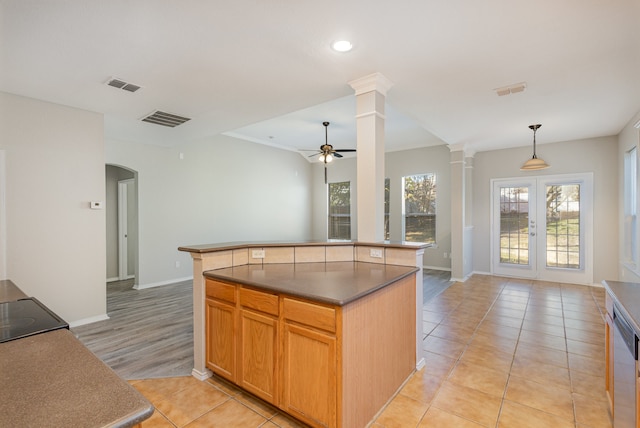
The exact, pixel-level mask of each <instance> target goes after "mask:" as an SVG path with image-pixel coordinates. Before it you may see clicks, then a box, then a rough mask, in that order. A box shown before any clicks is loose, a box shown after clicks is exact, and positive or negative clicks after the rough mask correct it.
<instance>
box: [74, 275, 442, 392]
mask: <svg viewBox="0 0 640 428" xmlns="http://www.w3.org/2000/svg"><path fill="white" fill-rule="evenodd" d="M423 278H424V279H423V300H424V302H425V303H426V302H428V301H429V300H430V299H432V298H434V297H435V296H437V295H439V294H440V293H441V292H442V291H444V290H446V289H447V287H449V286H450V285H451V284H452V282H451V281H450V278H451V274H450V272H446V271H438V270H432V269H425V270H424V277H423ZM132 287H133V280H127V281H115V282H110V283H108V284H107V313H108V315H109V317H110V318H109V319H108V320H105V321H99V322H96V323H93V324H88V325H84V326H79V327H74V328H73V329H72V331H73V332H74V334H75V335H76V336H77V337H78V339H80V341H82V343H84V345H85V346H86V347H87V348H89V349H90V350H91V351H92V352H93V353H94V354H96V355H97V356H98V357H99V358H100V359H102V361H104V362H105V363H106V364H107V365H108V366H110V367H111V368H112V369H113V370H115V372H116V373H118V374H119V375H120V376H121V377H122V378H124V379H129V380H130V379H152V378H162V377H173V376H188V375H190V374H191V370H192V369H193V300H192V290H193V284H192V282H191V281H186V282H181V283H177V284H172V285H165V286H162V287H155V288H147V289H143V290H135V289H133V288H132Z"/></svg>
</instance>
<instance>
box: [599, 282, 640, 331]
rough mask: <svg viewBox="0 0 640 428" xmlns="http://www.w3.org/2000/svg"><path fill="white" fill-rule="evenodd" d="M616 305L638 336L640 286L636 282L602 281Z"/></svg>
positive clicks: (639, 326)
mask: <svg viewBox="0 0 640 428" xmlns="http://www.w3.org/2000/svg"><path fill="white" fill-rule="evenodd" d="M602 283H603V285H604V287H605V289H606V290H607V292H608V293H609V294H610V295H611V297H613V300H614V302H615V303H616V305H617V306H618V307H619V308H620V309H622V311H623V312H624V315H625V317H626V318H627V319H628V320H629V321H630V322H631V323H632V325H631V326H632V327H633V329H634V330H635V331H636V334H637V335H638V336H640V284H639V283H637V282H621V281H608V280H606V281H602Z"/></svg>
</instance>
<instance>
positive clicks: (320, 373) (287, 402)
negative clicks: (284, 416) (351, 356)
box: [282, 298, 338, 427]
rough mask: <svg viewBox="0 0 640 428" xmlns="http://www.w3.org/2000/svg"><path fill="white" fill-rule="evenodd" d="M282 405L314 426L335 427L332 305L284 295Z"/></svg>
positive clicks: (334, 340)
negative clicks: (318, 303)
mask: <svg viewBox="0 0 640 428" xmlns="http://www.w3.org/2000/svg"><path fill="white" fill-rule="evenodd" d="M283 318H284V329H283V330H284V333H283V334H284V352H283V354H284V355H283V369H282V379H283V396H282V408H283V410H285V411H286V412H288V413H290V414H291V415H293V416H295V417H297V418H298V419H301V420H303V421H305V422H307V423H310V424H313V425H314V426H323V427H335V426H336V419H337V415H336V413H337V410H338V409H337V406H336V404H337V394H338V387H337V383H336V381H337V371H338V359H337V351H336V347H337V338H336V335H335V327H336V311H335V309H334V308H331V307H327V306H322V305H316V304H313V303H309V302H304V301H299V300H294V299H290V298H284V304H283Z"/></svg>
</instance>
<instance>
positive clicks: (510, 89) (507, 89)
mask: <svg viewBox="0 0 640 428" xmlns="http://www.w3.org/2000/svg"><path fill="white" fill-rule="evenodd" d="M526 87H527V83H526V82H520V83H515V84H513V85H509V86H503V87H502V88H497V89H494V91H496V94H498V96H499V97H503V96H505V95H509V94H517V93H518V92H522V91H524V90H525V89H526Z"/></svg>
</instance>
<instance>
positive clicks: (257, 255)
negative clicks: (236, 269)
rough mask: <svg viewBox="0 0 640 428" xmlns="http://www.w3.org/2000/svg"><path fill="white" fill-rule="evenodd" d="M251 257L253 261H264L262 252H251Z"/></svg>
mask: <svg viewBox="0 0 640 428" xmlns="http://www.w3.org/2000/svg"><path fill="white" fill-rule="evenodd" d="M251 257H252V258H254V259H264V250H251Z"/></svg>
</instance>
